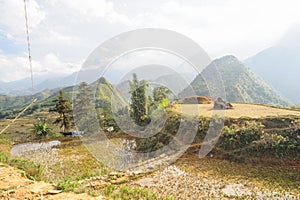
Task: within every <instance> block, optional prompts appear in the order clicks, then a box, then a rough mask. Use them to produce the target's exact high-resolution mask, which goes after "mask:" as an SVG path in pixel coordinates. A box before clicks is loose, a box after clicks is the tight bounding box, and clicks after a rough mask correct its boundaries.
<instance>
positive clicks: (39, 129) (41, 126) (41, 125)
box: [33, 119, 52, 137]
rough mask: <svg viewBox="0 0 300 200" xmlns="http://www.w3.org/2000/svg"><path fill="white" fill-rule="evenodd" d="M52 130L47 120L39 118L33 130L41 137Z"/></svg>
mask: <svg viewBox="0 0 300 200" xmlns="http://www.w3.org/2000/svg"><path fill="white" fill-rule="evenodd" d="M51 130H52V129H51V128H50V127H49V126H48V124H47V123H46V121H45V120H40V119H38V123H36V124H34V125H33V131H34V132H35V133H36V134H37V135H38V136H40V137H46V136H47V135H49V134H50V133H51Z"/></svg>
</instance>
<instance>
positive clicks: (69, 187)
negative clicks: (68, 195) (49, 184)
mask: <svg viewBox="0 0 300 200" xmlns="http://www.w3.org/2000/svg"><path fill="white" fill-rule="evenodd" d="M79 186H80V183H79V182H78V181H75V180H73V179H72V178H70V177H69V178H66V179H64V180H62V181H60V182H59V183H58V184H57V189H58V190H62V191H64V192H70V191H74V190H75V189H76V188H78V187H79Z"/></svg>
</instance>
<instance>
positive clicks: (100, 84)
mask: <svg viewBox="0 0 300 200" xmlns="http://www.w3.org/2000/svg"><path fill="white" fill-rule="evenodd" d="M90 86H91V88H95V87H97V89H96V93H95V99H96V107H101V106H103V105H104V106H107V105H110V102H111V96H112V94H113V92H114V95H115V97H116V98H117V99H118V100H119V101H120V102H122V104H123V105H124V103H125V100H124V98H123V97H122V95H121V94H120V93H119V92H118V91H117V90H116V89H115V87H114V86H113V85H112V84H111V83H109V82H108V81H107V80H106V79H105V78H103V77H101V78H100V79H99V80H97V81H95V82H94V83H92V84H91V85H90ZM60 90H62V91H63V92H64V95H65V97H66V98H68V99H70V100H71V99H72V96H73V90H74V87H73V86H70V87H65V88H56V89H52V90H45V91H43V92H39V93H37V94H35V95H28V96H0V108H1V109H0V119H1V118H7V117H8V118H12V117H14V116H15V115H16V114H17V113H18V112H20V111H21V110H22V109H23V108H24V107H25V106H27V105H28V104H29V103H30V102H31V101H32V100H33V99H35V98H37V102H36V103H35V104H34V105H33V106H32V107H31V108H29V109H28V110H27V111H26V113H25V114H31V113H33V112H34V111H35V110H38V109H39V110H45V111H47V110H49V108H50V107H51V106H53V105H54V103H53V100H54V99H56V98H57V96H58V93H59V91H60Z"/></svg>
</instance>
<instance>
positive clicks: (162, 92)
mask: <svg viewBox="0 0 300 200" xmlns="http://www.w3.org/2000/svg"><path fill="white" fill-rule="evenodd" d="M171 93H172V92H171V90H170V89H169V88H167V87H166V86H159V87H156V88H154V90H153V100H154V101H155V102H158V103H160V102H161V101H162V100H163V99H167V98H169V95H170V94H171Z"/></svg>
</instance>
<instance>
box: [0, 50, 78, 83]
mask: <svg viewBox="0 0 300 200" xmlns="http://www.w3.org/2000/svg"><path fill="white" fill-rule="evenodd" d="M32 67H33V74H34V76H36V75H45V74H60V75H68V74H71V73H73V72H76V71H78V70H79V68H80V64H79V63H70V62H64V61H61V60H60V59H59V58H58V57H57V56H56V55H54V54H52V53H49V54H47V55H46V56H45V57H44V58H43V59H42V60H41V61H35V60H33V62H32ZM0 74H1V77H0V81H5V82H9V81H15V80H20V79H23V78H26V77H29V76H30V68H29V63H28V58H27V57H26V56H25V55H24V56H5V55H3V54H2V55H0Z"/></svg>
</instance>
